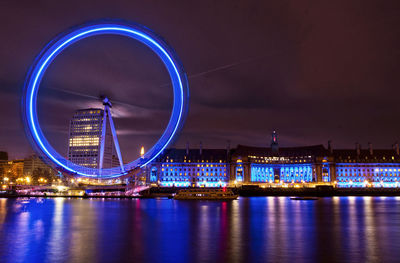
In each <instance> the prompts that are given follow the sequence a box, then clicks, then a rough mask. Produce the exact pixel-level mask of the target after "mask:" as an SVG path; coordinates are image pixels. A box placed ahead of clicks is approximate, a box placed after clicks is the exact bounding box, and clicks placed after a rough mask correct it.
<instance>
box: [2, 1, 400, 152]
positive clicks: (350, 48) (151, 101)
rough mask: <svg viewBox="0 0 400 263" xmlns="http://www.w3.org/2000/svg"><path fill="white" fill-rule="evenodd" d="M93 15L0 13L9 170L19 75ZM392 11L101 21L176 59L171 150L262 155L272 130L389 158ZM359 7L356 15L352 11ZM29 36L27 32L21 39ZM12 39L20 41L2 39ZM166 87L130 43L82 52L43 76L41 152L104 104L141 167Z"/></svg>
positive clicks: (22, 143) (242, 8)
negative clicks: (180, 111) (180, 74)
mask: <svg viewBox="0 0 400 263" xmlns="http://www.w3.org/2000/svg"><path fill="white" fill-rule="evenodd" d="M71 3H72V2H71ZM60 5H62V6H63V8H60ZM103 5H104V3H102V2H99V7H95V8H94V9H93V10H92V13H91V15H90V17H88V16H87V12H85V11H86V10H87V9H88V6H89V5H88V4H86V3H85V2H80V8H78V9H74V8H72V6H74V5H70V4H68V5H63V4H62V3H59V4H51V3H47V4H46V3H42V4H41V5H38V6H37V7H38V8H39V7H40V8H42V9H45V10H47V11H50V10H51V12H46V15H45V16H41V15H39V13H38V14H35V12H29V8H35V7H34V6H33V5H31V6H26V7H25V8H20V7H19V6H18V5H17V4H16V3H12V2H4V3H2V9H1V10H2V11H1V12H3V16H2V19H6V20H7V21H10V20H11V19H10V18H9V14H12V15H13V19H12V20H13V21H15V23H13V24H11V25H10V26H8V27H7V28H4V29H3V30H4V35H7V41H3V42H2V43H0V45H1V46H0V47H1V52H2V54H1V55H2V58H3V60H2V62H1V65H0V68H2V69H4V70H2V71H0V72H1V73H0V74H1V75H0V80H1V87H2V88H1V95H2V96H1V100H2V101H1V103H0V105H1V110H2V112H4V113H7V114H4V115H3V116H2V118H1V121H0V122H1V126H2V127H3V129H2V130H1V137H0V138H1V141H0V149H1V150H4V151H7V152H8V153H9V154H10V157H11V158H22V157H25V156H27V155H29V154H31V153H32V150H31V148H30V145H29V143H28V142H27V140H26V139H25V136H24V131H23V127H22V125H21V123H20V120H19V119H20V116H19V104H20V97H21V93H20V89H19V88H17V87H21V86H22V83H23V80H24V75H25V73H26V71H27V68H28V65H29V64H30V63H31V61H32V60H33V58H34V57H35V55H36V54H37V52H38V51H39V50H40V48H41V47H42V46H43V45H44V44H45V43H46V42H47V41H49V40H50V39H51V38H52V37H53V36H54V35H57V34H58V33H60V32H62V31H63V30H65V29H66V28H68V27H70V26H71V25H76V24H79V23H82V22H84V21H87V20H90V19H94V18H98V17H104V15H103V14H105V13H104V11H103V9H102V6H103ZM160 5H162V4H160ZM396 5H397V2H392V3H389V2H385V4H383V3H381V4H380V3H374V4H372V3H368V4H365V3H363V5H359V4H358V3H356V2H352V3H347V2H337V3H329V4H328V3H323V4H321V5H320V6H318V7H315V6H313V5H308V6H305V5H302V4H300V3H293V4H289V3H280V4H277V3H276V4H271V3H264V4H263V5H261V6H257V9H255V8H254V6H252V5H249V4H246V3H244V2H240V1H239V2H238V3H237V5H235V4H233V3H228V4H220V3H213V4H211V5H210V6H209V8H207V7H205V6H204V7H199V6H197V7H190V6H189V4H186V3H184V4H182V8H184V10H185V12H182V11H178V10H176V11H171V12H170V13H165V12H161V11H159V10H163V9H162V8H161V9H159V10H157V11H154V12H159V13H158V15H159V18H158V19H154V14H151V15H150V16H148V15H146V12H143V11H145V10H149V9H148V8H149V7H148V6H146V5H135V8H130V6H129V4H128V5H127V7H126V8H125V9H126V10H121V9H119V10H114V11H111V12H107V15H106V16H107V17H120V18H122V19H127V20H134V21H137V22H140V23H143V24H146V25H148V26H149V27H151V28H153V29H154V30H156V31H157V32H159V33H160V34H162V35H164V36H166V39H167V41H168V42H169V43H171V44H172V45H173V46H174V48H175V50H176V52H177V53H178V54H179V56H180V58H181V59H182V62H183V64H184V66H185V69H186V71H187V74H188V77H189V85H190V87H191V101H190V104H191V108H190V111H189V115H188V118H187V122H186V125H185V127H184V129H183V130H182V133H181V136H180V138H179V140H178V141H177V143H176V145H175V146H176V147H185V144H186V142H187V141H189V142H190V144H191V145H196V144H198V143H199V142H200V141H202V142H203V144H204V146H205V147H207V148H221V147H224V146H225V145H226V141H227V140H230V141H231V143H232V145H236V144H247V145H254V146H263V145H268V143H269V134H270V132H271V131H272V130H277V131H278V132H279V134H280V136H281V138H280V142H281V143H282V144H283V145H287V146H290V145H296V146H302V145H312V144H320V143H325V142H326V141H327V140H332V141H333V145H334V147H337V148H353V145H354V143H355V142H359V143H361V144H362V145H363V146H364V147H366V145H367V143H368V142H371V143H372V144H373V145H374V147H376V148H390V145H392V144H393V143H394V142H395V141H399V137H398V134H399V130H400V129H399V124H398V123H397V122H396V121H395V119H396V116H397V113H398V109H397V102H396V98H397V97H398V94H399V91H398V88H397V87H398V86H399V84H400V83H399V80H398V77H397V71H396V68H397V66H398V61H399V60H398V56H399V52H398V46H399V45H398V42H399V38H398V34H396V32H397V31H396V30H398V29H397V27H396V25H397V23H396V21H398V19H399V18H398V17H397V15H396V13H395V12H394V11H392V10H397V9H396V8H397V7H396ZM355 7H357V8H355ZM358 7H360V8H361V10H362V13H357V12H356V11H355V10H358ZM96 8H98V9H96ZM15 10H19V11H20V12H17V13H16V12H14V11H15ZM60 10H62V12H61V11H60ZM128 10H129V11H128ZM179 10H183V9H179ZM75 11H76V12H75ZM215 12H219V13H220V15H218V16H216V15H215ZM274 12H279V13H280V17H274V16H273V15H272V14H273V13H274ZM28 14H29V15H28ZM321 14H325V15H326V16H325V17H323V16H321ZM335 14H340V16H335ZM204 16H206V17H209V20H204V19H203V17H204ZM55 17H57V18H55ZM156 17H158V16H156ZM340 17H342V18H343V17H344V18H346V19H341V18H340ZM50 20H51V21H54V22H52V23H50V22H49V21H50ZM162 21H171V23H170V24H166V23H163V22H162ZM179 21H186V23H179ZM28 25H29V26H31V27H32V28H36V29H37V31H32V30H20V29H21V28H24V27H26V26H28ZM212 25H218V26H214V27H213V26H212ZM232 26H233V27H234V28H235V30H232V29H231V28H232ZM194 28H195V29H196V30H194ZM16 30H18V31H19V32H20V34H12V32H14V31H16ZM355 32H356V34H355ZM97 41H99V42H97ZM96 43H100V44H99V45H97V44H96ZM132 44H133V45H132ZM166 83H168V76H167V74H166V72H165V70H164V69H163V67H162V65H161V63H160V61H158V60H157V58H156V57H155V56H154V55H152V54H151V52H148V51H146V49H144V48H143V47H141V46H140V45H137V43H135V42H133V41H129V40H124V39H119V38H118V37H116V38H108V37H105V38H100V39H98V38H97V39H93V41H91V40H87V41H83V42H82V43H80V44H78V45H76V46H74V47H72V48H71V49H70V50H67V51H66V53H65V54H63V55H62V56H60V58H59V59H57V60H56V61H55V63H54V66H53V67H51V68H50V69H49V71H48V72H47V74H46V76H45V79H44V82H43V85H42V87H41V90H40V94H39V102H40V104H39V105H41V106H40V108H39V119H40V121H41V122H42V123H43V125H44V127H45V128H44V129H45V132H46V135H47V136H48V137H49V140H50V142H55V143H54V144H55V147H56V148H57V147H58V148H57V149H64V148H65V146H66V145H67V127H68V120H69V118H70V117H71V116H72V114H73V112H74V111H75V110H76V109H79V108H86V107H88V106H97V107H98V106H99V105H100V104H101V102H99V101H97V100H96V97H98V95H100V94H101V93H104V92H105V93H107V92H108V93H111V94H110V95H111V96H110V97H111V100H115V101H116V102H115V103H114V105H115V108H114V109H115V125H116V127H117V130H119V138H120V144H121V151H122V154H123V155H127V156H129V157H128V158H129V159H132V157H138V156H139V150H140V147H141V146H142V145H144V146H145V148H146V149H149V148H150V147H151V146H152V145H153V144H154V142H155V141H156V140H157V138H158V137H159V135H160V133H161V131H162V130H163V128H164V127H165V126H166V123H167V121H168V117H169V110H170V107H171V104H170V103H169V101H170V98H171V96H172V91H171V88H170V87H168V85H166ZM77 93H79V94H80V95H79V96H77V95H73V94H77ZM82 95H88V96H86V97H83V96H82ZM107 95H108V94H107ZM128 105H130V106H128ZM149 118H150V119H151V121H149V120H147V119H149Z"/></svg>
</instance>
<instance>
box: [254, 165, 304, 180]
mask: <svg viewBox="0 0 400 263" xmlns="http://www.w3.org/2000/svg"><path fill="white" fill-rule="evenodd" d="M274 169H279V170H280V181H282V182H285V183H291V182H294V183H300V182H312V166H311V164H302V165H294V164H282V165H276V164H251V176H250V180H251V182H259V183H268V182H271V181H274Z"/></svg>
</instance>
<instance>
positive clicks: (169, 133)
mask: <svg viewBox="0 0 400 263" xmlns="http://www.w3.org/2000/svg"><path fill="white" fill-rule="evenodd" d="M103 34H116V35H123V36H127V37H130V38H133V39H135V40H138V41H139V42H141V43H143V44H145V45H146V46H147V47H149V48H150V49H152V50H153V51H154V52H155V53H156V54H157V55H158V56H159V57H160V59H161V60H162V61H163V62H164V65H165V66H166V68H167V70H168V72H169V74H170V77H171V82H172V87H173V90H174V105H173V109H172V114H171V117H170V120H169V123H168V126H167V128H166V129H165V131H164V133H163V135H162V136H161V138H160V139H159V141H158V142H157V143H156V144H155V145H154V146H153V147H152V148H151V149H150V150H149V151H147V152H146V154H145V155H144V156H143V157H141V158H138V159H137V160H135V161H133V162H131V163H128V164H126V165H124V166H123V169H121V168H120V167H114V168H108V169H103V170H102V173H101V175H100V174H99V170H98V169H94V168H87V167H82V166H79V165H76V164H73V163H72V162H70V161H68V160H66V159H65V158H64V157H62V156H61V155H60V154H59V153H58V152H56V151H55V150H54V149H53V147H52V146H51V145H50V144H49V143H48V141H47V140H46V138H45V137H44V135H43V132H42V130H41V128H40V126H39V122H38V118H37V112H36V108H37V107H36V97H37V92H38V89H39V86H40V82H41V79H42V77H43V75H44V73H45V71H46V69H47V67H48V66H49V65H50V63H51V62H52V61H53V60H54V59H55V57H56V56H57V55H58V54H59V53H61V52H62V51H63V50H64V49H65V48H67V47H68V46H70V45H72V44H73V43H75V42H77V41H79V40H82V39H84V38H87V37H91V36H96V35H103ZM188 94H189V93H188V84H187V77H186V74H185V73H184V71H183V67H182V66H181V63H180V62H179V60H178V58H177V56H176V55H175V54H174V52H173V51H172V48H170V47H169V46H168V45H167V44H166V43H165V42H164V41H163V40H162V39H161V38H159V37H158V36H157V35H156V34H155V33H153V32H152V31H150V30H149V29H147V28H145V27H143V26H141V25H138V24H127V23H125V22H121V21H113V22H107V23H93V24H90V25H84V26H81V27H79V28H77V29H76V30H73V31H72V32H69V33H66V34H63V35H61V36H60V37H58V38H57V39H55V40H54V41H52V42H51V43H50V44H49V45H47V46H46V47H45V48H44V49H43V50H42V52H41V53H40V54H39V56H38V57H37V58H36V60H35V63H34V64H33V66H32V67H31V70H30V72H29V74H28V77H27V79H26V81H25V96H24V99H23V106H24V118H25V123H26V125H27V127H28V129H27V131H28V133H29V136H30V137H31V138H32V142H33V144H34V146H35V147H37V148H38V149H39V150H40V151H41V152H43V153H44V154H45V155H46V156H47V157H48V158H49V160H51V161H52V162H53V163H54V164H55V165H56V166H57V167H59V168H61V169H64V170H66V171H68V172H70V173H73V174H76V175H80V176H86V177H95V178H104V179H106V178H107V179H108V178H115V177H119V176H122V175H125V174H127V172H124V170H125V171H131V170H133V169H135V168H137V167H144V166H146V165H147V164H149V163H150V162H151V161H153V160H154V159H155V158H156V157H157V156H158V155H160V154H161V153H162V151H163V150H164V149H165V148H166V147H167V146H168V144H169V143H170V142H171V141H172V139H173V138H174V136H175V135H176V134H177V132H178V130H179V129H180V128H181V127H182V124H183V121H184V115H185V114H186V110H187V103H188V101H187V100H188Z"/></svg>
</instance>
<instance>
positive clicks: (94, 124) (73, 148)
mask: <svg viewBox="0 0 400 263" xmlns="http://www.w3.org/2000/svg"><path fill="white" fill-rule="evenodd" d="M103 118H105V116H104V111H103V110H102V109H83V110H78V111H76V112H75V114H74V116H73V117H72V120H71V122H70V129H69V145H68V159H69V160H70V161H71V162H73V163H75V164H78V165H81V166H85V167H90V168H99V161H100V141H101V133H102V127H103ZM114 166H118V159H117V158H116V155H115V148H114V142H113V140H112V134H111V129H110V125H107V126H106V135H105V145H104V158H103V168H110V167H114Z"/></svg>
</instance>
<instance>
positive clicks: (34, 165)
mask: <svg viewBox="0 0 400 263" xmlns="http://www.w3.org/2000/svg"><path fill="white" fill-rule="evenodd" d="M35 171H41V172H42V173H46V174H49V175H52V174H56V173H57V172H56V171H55V170H54V169H53V168H52V167H50V166H49V165H47V164H46V163H45V162H43V160H42V159H41V158H40V157H39V156H37V155H35V154H34V155H31V156H29V157H28V158H25V159H24V168H23V174H24V176H33V175H34V172H35Z"/></svg>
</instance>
